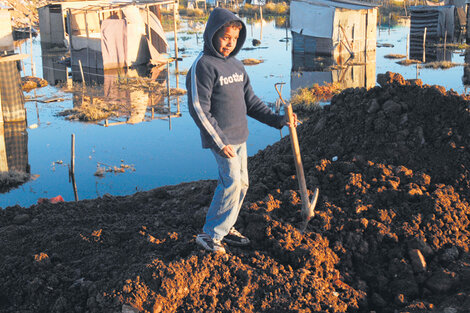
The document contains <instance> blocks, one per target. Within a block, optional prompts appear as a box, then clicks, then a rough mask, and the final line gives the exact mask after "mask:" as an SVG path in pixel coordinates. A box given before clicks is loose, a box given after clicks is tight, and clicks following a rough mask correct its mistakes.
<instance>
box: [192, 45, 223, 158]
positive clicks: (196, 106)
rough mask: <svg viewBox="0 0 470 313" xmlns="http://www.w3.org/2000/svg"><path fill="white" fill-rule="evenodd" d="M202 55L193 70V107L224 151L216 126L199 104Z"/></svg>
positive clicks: (195, 62)
mask: <svg viewBox="0 0 470 313" xmlns="http://www.w3.org/2000/svg"><path fill="white" fill-rule="evenodd" d="M202 55H203V53H202V52H201V53H200V54H199V56H198V57H197V59H196V61H194V65H193V67H192V69H191V94H192V99H193V107H194V110H195V111H196V114H197V116H198V117H199V120H200V121H201V123H202V125H203V126H204V128H205V129H206V131H207V132H208V133H209V135H210V136H211V137H212V139H213V140H214V141H215V143H216V144H217V146H218V147H219V149H222V148H223V147H224V146H225V144H224V143H223V141H222V139H221V138H220V136H219V134H217V131H216V130H215V128H214V126H212V124H211V123H210V121H209V119H208V118H207V116H206V114H205V113H204V111H203V110H202V107H201V104H200V102H199V95H198V93H197V77H196V67H197V63H198V62H199V60H200V59H201V57H202Z"/></svg>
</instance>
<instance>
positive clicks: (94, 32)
mask: <svg viewBox="0 0 470 313" xmlns="http://www.w3.org/2000/svg"><path fill="white" fill-rule="evenodd" d="M176 3H177V2H176V0H156V1H145V2H139V1H134V2H132V3H130V2H106V1H90V2H80V3H69V2H61V3H54V4H49V5H48V6H46V7H45V8H42V9H40V27H41V37H43V38H44V40H45V41H46V45H47V46H49V47H51V46H54V45H58V46H60V45H61V44H62V42H67V44H68V48H69V50H70V52H71V63H72V68H74V67H75V68H77V67H78V66H79V64H81V65H82V67H86V68H88V69H92V70H93V69H95V70H104V69H112V68H122V67H129V66H134V65H139V64H146V63H148V62H150V61H151V60H152V61H155V62H158V61H159V60H160V61H162V60H163V59H165V60H166V52H167V48H168V42H167V40H166V36H165V32H164V31H163V27H162V24H161V22H160V8H161V7H162V6H163V5H165V6H168V5H172V6H173V7H174V8H175V6H176ZM64 11H65V12H66V18H64ZM41 20H43V22H41ZM43 29H44V30H45V31H43ZM56 30H57V32H56ZM66 34H67V35H68V41H67V40H66V38H67V36H66ZM64 39H65V41H64Z"/></svg>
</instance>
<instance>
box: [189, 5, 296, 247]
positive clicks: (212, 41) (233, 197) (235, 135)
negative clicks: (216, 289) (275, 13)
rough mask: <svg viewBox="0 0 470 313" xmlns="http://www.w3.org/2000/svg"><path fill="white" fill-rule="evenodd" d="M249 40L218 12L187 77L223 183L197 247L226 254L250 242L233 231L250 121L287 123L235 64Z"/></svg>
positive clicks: (192, 105)
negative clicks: (229, 248)
mask: <svg viewBox="0 0 470 313" xmlns="http://www.w3.org/2000/svg"><path fill="white" fill-rule="evenodd" d="M245 39H246V27H245V24H244V23H243V22H242V21H241V20H240V19H239V18H238V17H237V16H236V15H234V14H233V13H232V12H230V11H228V10H226V9H222V8H215V9H214V10H213V11H212V13H211V14H210V16H209V19H208V21H207V24H206V29H205V31H204V50H203V52H201V53H200V54H199V56H198V57H197V59H196V61H194V63H193V65H192V66H191V69H190V70H189V72H188V75H187V76H186V89H187V90H188V106H189V112H190V114H191V116H192V118H193V119H194V121H195V122H196V124H197V126H198V127H199V130H200V132H201V139H202V147H203V148H206V149H207V148H210V149H211V150H212V153H213V154H214V156H215V159H216V162H217V165H218V169H219V180H218V185H217V188H216V189H215V192H214V196H213V199H212V202H211V205H210V207H209V210H208V212H207V215H206V221H205V224H204V227H203V233H201V234H199V235H198V236H197V238H196V242H197V243H198V244H199V245H201V246H202V247H203V248H205V249H206V250H209V251H214V252H220V253H225V248H224V246H223V244H222V240H223V241H225V242H226V243H228V244H234V245H247V244H249V242H250V241H249V239H248V238H246V237H245V236H243V235H242V234H240V233H239V232H238V231H237V230H236V229H235V228H234V227H233V225H234V224H235V222H236V221H237V218H238V213H239V211H240V208H241V206H242V203H243V199H244V197H245V194H246V191H247V189H248V172H247V153H246V139H247V137H248V128H247V118H246V115H248V116H250V117H253V118H255V119H256V120H258V121H260V122H262V123H265V124H267V125H269V126H272V127H276V128H279V129H280V128H282V126H284V125H287V117H285V116H280V115H277V114H274V113H273V112H272V111H271V110H270V109H269V108H268V107H267V106H266V105H265V104H264V103H263V102H262V101H261V100H260V99H259V98H258V97H257V96H255V94H254V93H253V90H252V87H251V84H250V80H249V78H248V75H247V73H246V71H245V68H244V66H243V64H242V63H241V62H240V61H239V60H237V59H236V58H235V55H236V54H237V53H238V52H239V51H240V49H241V47H242V46H243V43H244V42H245Z"/></svg>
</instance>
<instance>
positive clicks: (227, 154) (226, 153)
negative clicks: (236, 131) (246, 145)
mask: <svg viewBox="0 0 470 313" xmlns="http://www.w3.org/2000/svg"><path fill="white" fill-rule="evenodd" d="M219 154H220V155H221V156H223V157H224V158H227V159H230V158H234V157H235V156H236V154H235V151H234V150H233V147H232V146H231V145H226V146H225V147H223V148H222V150H220V152H219Z"/></svg>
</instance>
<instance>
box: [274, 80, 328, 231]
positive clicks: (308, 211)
mask: <svg viewBox="0 0 470 313" xmlns="http://www.w3.org/2000/svg"><path fill="white" fill-rule="evenodd" d="M283 84H285V83H276V84H274V88H276V91H277V93H278V94H279V99H281V102H282V104H283V105H284V110H285V111H286V114H287V117H288V118H289V133H290V143H291V147H292V152H293V153H294V160H295V170H296V173H297V181H298V183H299V189H300V198H301V200H302V212H301V213H302V218H303V225H302V228H301V232H302V233H303V232H304V231H305V229H306V228H307V224H308V222H309V221H310V219H311V218H312V217H313V216H315V205H316V204H317V200H318V194H319V190H318V188H315V191H314V192H313V197H312V201H310V199H309V196H308V191H307V184H306V182H305V175H304V167H303V165H302V159H301V157H300V148H299V140H298V138H297V130H296V128H295V126H296V125H294V112H293V110H292V105H291V104H290V103H289V104H287V103H286V102H285V101H284V99H283V98H282V95H281V92H280V91H279V89H278V86H279V85H281V86H282V85H283Z"/></svg>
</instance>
